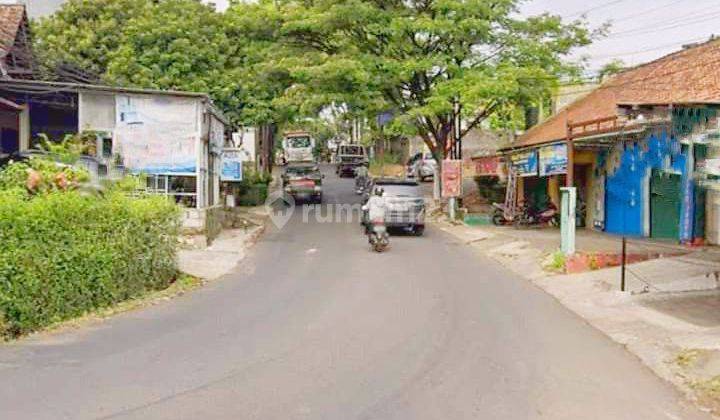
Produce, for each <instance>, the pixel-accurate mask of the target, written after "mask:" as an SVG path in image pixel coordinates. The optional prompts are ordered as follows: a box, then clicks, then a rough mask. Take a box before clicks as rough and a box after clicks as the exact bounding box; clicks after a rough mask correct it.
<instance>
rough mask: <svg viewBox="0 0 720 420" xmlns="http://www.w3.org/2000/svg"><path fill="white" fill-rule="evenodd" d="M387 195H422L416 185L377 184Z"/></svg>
mask: <svg viewBox="0 0 720 420" xmlns="http://www.w3.org/2000/svg"><path fill="white" fill-rule="evenodd" d="M379 186H380V187H382V188H383V189H384V190H385V194H386V195H388V196H389V197H422V191H420V187H419V186H418V185H393V184H389V185H379Z"/></svg>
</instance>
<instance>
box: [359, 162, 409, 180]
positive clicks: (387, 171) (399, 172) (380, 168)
mask: <svg viewBox="0 0 720 420" xmlns="http://www.w3.org/2000/svg"><path fill="white" fill-rule="evenodd" d="M368 170H369V172H370V175H371V176H374V177H386V176H387V177H395V176H397V177H404V176H405V166H404V165H400V164H395V163H383V162H376V161H373V162H370V167H369V169H368Z"/></svg>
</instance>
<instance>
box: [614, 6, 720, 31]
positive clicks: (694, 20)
mask: <svg viewBox="0 0 720 420" xmlns="http://www.w3.org/2000/svg"><path fill="white" fill-rule="evenodd" d="M697 15H698V13H691V14H688V15H684V16H683V17H678V18H677V19H673V20H670V21H668V22H666V23H664V24H661V25H660V26H658V25H657V24H653V25H647V26H641V27H638V28H634V29H628V30H626V31H621V32H615V33H612V34H610V35H608V37H607V38H624V37H627V36H636V35H643V34H648V33H654V32H659V31H661V30H667V29H673V28H679V27H682V26H688V25H695V24H698V23H702V22H707V21H709V20H714V19H716V18H717V17H718V16H720V11H718V12H715V13H712V14H709V15H708V14H707V13H705V14H704V15H700V16H697Z"/></svg>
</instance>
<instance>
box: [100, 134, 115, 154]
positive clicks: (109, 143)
mask: <svg viewBox="0 0 720 420" xmlns="http://www.w3.org/2000/svg"><path fill="white" fill-rule="evenodd" d="M100 140H101V144H102V150H101V151H100V153H101V156H102V157H104V158H109V157H111V156H112V149H113V139H112V136H111V135H109V134H106V135H104V136H102V137H101V139H100Z"/></svg>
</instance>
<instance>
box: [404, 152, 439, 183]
mask: <svg viewBox="0 0 720 420" xmlns="http://www.w3.org/2000/svg"><path fill="white" fill-rule="evenodd" d="M436 168H437V162H436V161H435V159H434V158H433V156H432V154H430V153H426V154H425V155H416V156H414V157H413V158H412V159H411V160H410V161H409V162H408V166H407V176H408V178H415V179H417V180H418V181H427V180H431V179H433V178H434V177H435V170H436Z"/></svg>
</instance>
